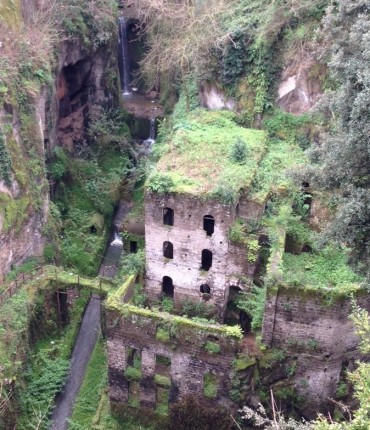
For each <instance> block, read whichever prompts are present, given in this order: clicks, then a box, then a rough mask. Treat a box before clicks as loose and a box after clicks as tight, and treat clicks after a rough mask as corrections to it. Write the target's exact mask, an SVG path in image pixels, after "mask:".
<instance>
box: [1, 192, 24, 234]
mask: <svg viewBox="0 0 370 430" xmlns="http://www.w3.org/2000/svg"><path fill="white" fill-rule="evenodd" d="M29 206H30V198H29V197H28V196H23V197H20V198H18V199H12V198H11V197H10V196H9V195H8V194H5V193H1V192H0V215H2V221H3V232H5V233H6V232H8V231H9V230H10V229H14V230H15V232H16V233H18V232H19V231H20V229H21V227H22V225H23V223H24V221H25V220H26V219H27V217H28V213H27V208H28V207H29Z"/></svg>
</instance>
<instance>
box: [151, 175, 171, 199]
mask: <svg viewBox="0 0 370 430" xmlns="http://www.w3.org/2000/svg"><path fill="white" fill-rule="evenodd" d="M173 186H174V182H173V179H172V178H171V176H169V175H166V174H165V173H159V172H155V173H153V174H152V175H150V176H149V179H148V187H149V189H150V190H151V191H153V192H154V193H158V194H166V193H168V192H170V190H171V188H172V187H173Z"/></svg>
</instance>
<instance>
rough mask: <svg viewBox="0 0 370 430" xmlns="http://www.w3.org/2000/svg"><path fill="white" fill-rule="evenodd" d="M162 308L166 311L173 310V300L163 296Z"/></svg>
mask: <svg viewBox="0 0 370 430" xmlns="http://www.w3.org/2000/svg"><path fill="white" fill-rule="evenodd" d="M162 309H163V311H164V312H169V313H170V312H172V310H173V300H172V299H171V298H170V297H163V299H162Z"/></svg>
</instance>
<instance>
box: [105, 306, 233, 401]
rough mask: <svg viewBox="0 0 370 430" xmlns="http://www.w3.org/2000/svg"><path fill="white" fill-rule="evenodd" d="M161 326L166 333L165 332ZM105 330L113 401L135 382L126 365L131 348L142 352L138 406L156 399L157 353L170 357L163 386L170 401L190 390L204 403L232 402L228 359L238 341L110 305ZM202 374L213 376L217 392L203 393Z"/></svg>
mask: <svg viewBox="0 0 370 430" xmlns="http://www.w3.org/2000/svg"><path fill="white" fill-rule="evenodd" d="M163 332H164V333H168V334H169V335H168V338H166V336H163ZM161 334H162V336H161ZM106 335H107V347H108V371H109V386H110V399H111V400H112V401H114V402H118V403H126V402H127V401H129V400H130V385H132V384H134V383H135V384H137V382H136V381H131V382H130V381H129V380H128V379H127V377H126V376H125V370H126V369H127V367H128V365H129V364H128V360H129V355H130V354H132V352H133V351H135V352H136V354H139V356H140V357H141V375H140V376H141V377H140V388H139V391H140V406H146V407H151V408H155V407H156V405H157V399H158V390H160V389H162V390H163V387H160V384H158V383H156V382H155V375H156V374H158V371H157V370H156V359H157V357H158V356H160V357H161V358H163V357H165V358H166V359H167V360H168V361H170V366H169V369H168V376H169V378H170V386H169V387H167V389H168V395H169V402H170V403H174V402H179V401H181V400H182V399H184V398H185V397H186V396H189V395H190V396H194V397H196V398H197V401H199V403H201V404H204V405H213V406H221V405H223V406H226V407H228V408H231V409H235V408H236V405H235V404H234V403H233V401H232V400H230V398H229V392H230V390H231V373H232V366H233V359H234V358H235V356H236V353H237V352H238V351H239V348H240V346H239V342H238V341H236V340H233V339H231V338H227V337H225V336H223V335H220V334H219V333H217V331H213V330H212V329H210V330H207V329H202V330H196V329H194V328H193V327H187V326H186V325H183V326H182V325H180V324H176V323H170V322H169V321H165V320H163V319H161V318H150V317H144V316H138V315H135V314H134V313H131V312H128V313H126V312H120V311H114V310H111V309H107V310H106ZM207 342H212V343H213V344H217V345H219V352H215V353H210V352H207V350H206V345H207ZM157 364H158V363H157ZM159 374H160V373H159ZM206 374H211V375H213V377H214V378H215V380H216V381H217V382H216V384H217V393H216V394H215V396H214V397H212V398H207V397H206V396H205V394H204V378H205V375H206Z"/></svg>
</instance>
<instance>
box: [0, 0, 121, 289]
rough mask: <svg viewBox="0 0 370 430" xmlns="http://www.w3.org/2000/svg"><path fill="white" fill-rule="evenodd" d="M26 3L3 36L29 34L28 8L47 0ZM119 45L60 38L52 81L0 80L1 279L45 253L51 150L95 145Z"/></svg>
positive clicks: (22, 75) (7, 52)
mask: <svg viewBox="0 0 370 430" xmlns="http://www.w3.org/2000/svg"><path fill="white" fill-rule="evenodd" d="M5 3H6V2H5ZM10 6H11V5H9V8H10ZM20 6H21V7H19V8H16V9H14V10H13V9H11V10H12V11H13V12H12V13H11V14H10V15H9V19H8V20H9V23H7V21H5V24H3V23H1V25H0V35H1V34H5V33H7V32H9V31H11V32H12V34H14V36H15V37H16V35H17V34H18V33H19V32H21V31H24V29H22V26H23V23H22V21H23V18H22V12H23V16H26V15H27V14H26V15H25V13H26V12H27V11H28V12H27V13H28V14H30V13H35V11H36V12H37V11H38V10H39V9H42V8H43V7H44V6H45V5H44V2H43V1H29V0H24V1H23V2H21V3H20ZM9 8H8V9H9ZM8 9H6V10H8ZM9 10H10V9H9ZM3 39H4V40H5V38H2V40H3ZM6 43H8V44H9V45H3V46H2V47H0V49H2V50H3V52H2V54H3V58H4V59H5V60H4V61H6V60H7V56H8V58H9V59H10V61H11V60H12V57H13V58H16V56H15V54H14V52H13V51H12V50H14V49H15V48H14V44H12V42H6ZM114 43H115V42H114ZM114 43H110V42H109V43H108V44H105V45H101V46H99V47H98V48H94V47H93V45H92V44H91V47H89V48H87V47H86V46H85V45H84V44H83V42H82V40H80V39H79V38H78V37H76V38H74V39H71V38H69V39H66V40H63V41H62V42H61V43H60V45H59V47H58V54H57V58H56V62H55V60H54V65H51V64H48V65H46V69H49V70H53V69H54V71H52V72H51V78H50V79H44V77H43V74H42V73H43V70H42V69H40V70H38V71H36V73H35V72H33V73H32V72H30V73H29V72H28V71H24V70H23V69H22V68H21V67H22V66H20V67H19V68H18V70H17V72H18V75H15V74H13V76H12V75H11V74H9V75H8V76H7V79H4V81H2V80H1V79H0V138H1V140H0V281H1V280H2V279H3V278H4V276H5V275H6V273H7V272H8V271H9V270H10V269H11V267H12V266H13V265H17V264H20V263H22V262H23V261H24V260H25V259H26V258H27V257H31V256H40V255H42V252H43V246H44V242H45V239H44V238H43V234H42V231H43V226H44V225H45V223H46V222H47V220H48V212H49V184H48V180H47V168H46V160H47V158H48V156H49V155H50V153H51V151H52V150H53V148H54V147H55V146H58V145H60V146H64V147H65V148H66V149H68V150H70V151H74V150H76V148H77V147H78V145H86V144H88V137H87V133H86V126H87V125H88V122H89V119H90V118H91V117H92V116H94V115H96V114H98V113H99V112H100V111H101V110H102V109H103V108H104V107H108V106H112V105H113V103H115V100H114V97H113V96H112V95H111V94H117V93H118V92H117V90H116V87H115V85H116V82H117V81H116V78H115V75H116V59H115V57H116V55H115V53H116V47H115V44H114ZM30 61H31V60H30ZM36 61H37V60H36ZM51 61H52V56H51V55H50V62H51ZM1 78H2V76H1ZM3 82H4V91H2V90H3V87H2V84H3ZM111 89H113V91H111ZM1 142H3V145H2V146H1ZM4 169H5V170H6V169H7V171H8V173H7V174H4V172H5V170H4Z"/></svg>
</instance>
